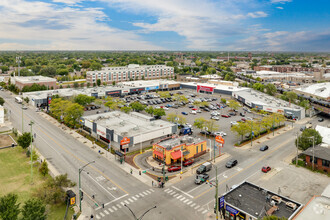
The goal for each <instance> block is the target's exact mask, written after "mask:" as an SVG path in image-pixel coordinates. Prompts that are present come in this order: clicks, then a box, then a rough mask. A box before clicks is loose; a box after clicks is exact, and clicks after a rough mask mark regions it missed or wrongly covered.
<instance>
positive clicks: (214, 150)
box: [213, 137, 215, 163]
mask: <svg viewBox="0 0 330 220" xmlns="http://www.w3.org/2000/svg"><path fill="white" fill-rule="evenodd" d="M213 155H214V158H213V162H214V163H215V137H214V142H213Z"/></svg>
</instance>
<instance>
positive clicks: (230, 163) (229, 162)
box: [226, 159, 238, 168]
mask: <svg viewBox="0 0 330 220" xmlns="http://www.w3.org/2000/svg"><path fill="white" fill-rule="evenodd" d="M237 163H238V162H237V160H235V159H231V160H229V161H228V162H227V163H226V167H227V168H231V167H234V166H236V165H237Z"/></svg>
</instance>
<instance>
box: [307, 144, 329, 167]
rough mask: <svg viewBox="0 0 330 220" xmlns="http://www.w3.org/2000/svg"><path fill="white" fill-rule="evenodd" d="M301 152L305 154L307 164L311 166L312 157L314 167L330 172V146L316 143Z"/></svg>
mask: <svg viewBox="0 0 330 220" xmlns="http://www.w3.org/2000/svg"><path fill="white" fill-rule="evenodd" d="M303 154H304V155H305V156H306V159H305V160H306V163H307V166H309V167H313V157H314V169H317V170H321V171H324V172H327V173H330V146H328V145H326V146H325V145H318V146H315V147H314V148H313V147H310V148H308V149H307V150H305V151H304V152H303Z"/></svg>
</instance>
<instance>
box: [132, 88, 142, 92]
mask: <svg viewBox="0 0 330 220" xmlns="http://www.w3.org/2000/svg"><path fill="white" fill-rule="evenodd" d="M139 91H144V88H137V89H131V92H139Z"/></svg>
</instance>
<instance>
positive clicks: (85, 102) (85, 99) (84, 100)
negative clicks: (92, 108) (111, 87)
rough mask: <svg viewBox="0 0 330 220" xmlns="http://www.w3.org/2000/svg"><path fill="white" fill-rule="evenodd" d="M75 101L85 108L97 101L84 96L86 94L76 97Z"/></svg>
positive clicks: (91, 97)
mask: <svg viewBox="0 0 330 220" xmlns="http://www.w3.org/2000/svg"><path fill="white" fill-rule="evenodd" d="M73 100H74V102H75V103H78V104H79V105H82V106H85V105H88V104H90V103H92V102H93V101H94V100H95V97H93V96H88V95H84V94H79V95H77V96H76V97H74V99H73Z"/></svg>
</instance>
